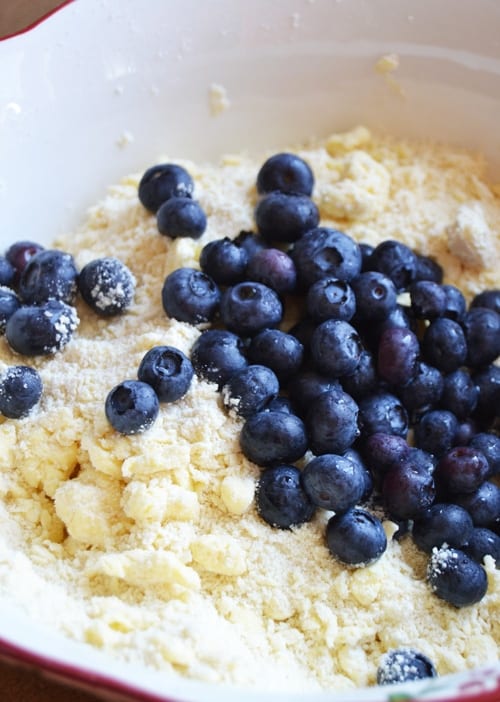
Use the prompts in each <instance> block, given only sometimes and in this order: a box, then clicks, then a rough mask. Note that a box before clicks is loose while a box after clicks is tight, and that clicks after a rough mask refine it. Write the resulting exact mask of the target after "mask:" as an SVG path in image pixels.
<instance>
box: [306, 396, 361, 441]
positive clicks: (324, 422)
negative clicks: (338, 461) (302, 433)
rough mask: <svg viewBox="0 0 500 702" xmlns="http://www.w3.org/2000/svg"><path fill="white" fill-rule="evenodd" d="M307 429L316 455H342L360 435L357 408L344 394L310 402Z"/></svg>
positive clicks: (319, 397)
mask: <svg viewBox="0 0 500 702" xmlns="http://www.w3.org/2000/svg"><path fill="white" fill-rule="evenodd" d="M306 426H307V433H308V437H309V446H310V448H311V451H312V452H313V453H315V454H317V455H319V454H323V453H336V454H343V453H344V452H345V451H347V449H348V448H350V447H351V446H352V445H353V443H354V441H355V440H356V439H357V437H358V435H359V429H358V406H357V404H356V403H355V401H354V400H353V399H352V397H351V396H350V395H348V394H347V393H345V392H343V390H327V391H326V392H322V393H321V394H320V395H318V397H316V398H315V399H314V400H312V401H311V403H310V406H309V411H308V412H307V415H306Z"/></svg>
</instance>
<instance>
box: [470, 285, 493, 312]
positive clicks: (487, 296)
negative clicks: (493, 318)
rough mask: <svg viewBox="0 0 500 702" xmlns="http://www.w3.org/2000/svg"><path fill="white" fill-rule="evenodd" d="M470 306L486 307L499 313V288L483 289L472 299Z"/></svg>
mask: <svg viewBox="0 0 500 702" xmlns="http://www.w3.org/2000/svg"><path fill="white" fill-rule="evenodd" d="M470 307H471V308H472V307H488V308H489V309H490V310H494V311H495V312H496V313H497V314H500V289H495V290H483V291H482V292H480V293H478V294H477V295H476V296H475V297H474V298H473V299H472V301H471V303H470Z"/></svg>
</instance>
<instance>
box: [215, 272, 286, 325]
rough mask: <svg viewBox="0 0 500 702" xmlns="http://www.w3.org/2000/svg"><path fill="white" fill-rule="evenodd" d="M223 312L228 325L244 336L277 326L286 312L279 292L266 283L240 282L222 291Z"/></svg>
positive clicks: (221, 303)
mask: <svg viewBox="0 0 500 702" xmlns="http://www.w3.org/2000/svg"><path fill="white" fill-rule="evenodd" d="M220 315H221V319H222V321H223V323H224V325H225V326H226V327H227V328H228V329H229V330H230V331H232V332H235V333H236V334H240V335H241V336H252V335H254V334H257V333H258V332H260V331H262V330H263V329H266V328H267V327H276V326H277V325H278V324H279V323H280V322H281V318H282V316H283V305H282V304H281V301H280V299H279V297H278V295H277V293H276V292H275V291H274V290H272V289H271V288H268V287H267V285H263V284H262V283H255V282H251V281H246V282H243V283H237V284H236V285H233V286H232V287H230V288H228V289H227V290H225V291H224V293H223V294H222V298H221V302H220Z"/></svg>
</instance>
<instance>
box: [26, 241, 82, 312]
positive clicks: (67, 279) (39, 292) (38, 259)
mask: <svg viewBox="0 0 500 702" xmlns="http://www.w3.org/2000/svg"><path fill="white" fill-rule="evenodd" d="M77 275H78V273H77V270H76V266H75V261H74V259H73V256H71V255H70V254H68V253H65V252H64V251H58V250H57V249H49V250H44V251H40V252H38V253H36V254H35V255H34V256H32V257H31V258H30V259H29V261H28V262H27V263H26V265H25V267H24V270H23V272H22V273H21V277H20V279H19V289H18V292H19V297H20V298H21V300H22V301H23V302H24V303H26V304H37V305H39V304H41V303H43V302H47V300H49V299H55V300H61V301H62V302H66V303H67V304H71V303H72V302H73V300H74V299H75V296H76V292H77V283H76V280H77Z"/></svg>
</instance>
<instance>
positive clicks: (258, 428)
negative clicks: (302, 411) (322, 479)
mask: <svg viewBox="0 0 500 702" xmlns="http://www.w3.org/2000/svg"><path fill="white" fill-rule="evenodd" d="M240 446H241V450H242V451H243V454H244V455H245V456H246V457H247V458H248V459H249V460H250V461H253V462H254V463H256V464H257V465H258V466H264V467H267V466H272V465H278V464H280V463H293V462H294V461H297V460H298V459H299V458H302V456H303V455H304V453H305V452H306V450H307V436H306V430H305V426H304V424H303V422H302V420H301V419H299V417H297V416H296V415H294V414H288V413H287V412H276V411H267V412H257V413H256V414H253V415H251V416H250V417H248V419H247V420H246V422H245V423H244V425H243V427H242V429H241V432H240Z"/></svg>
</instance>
